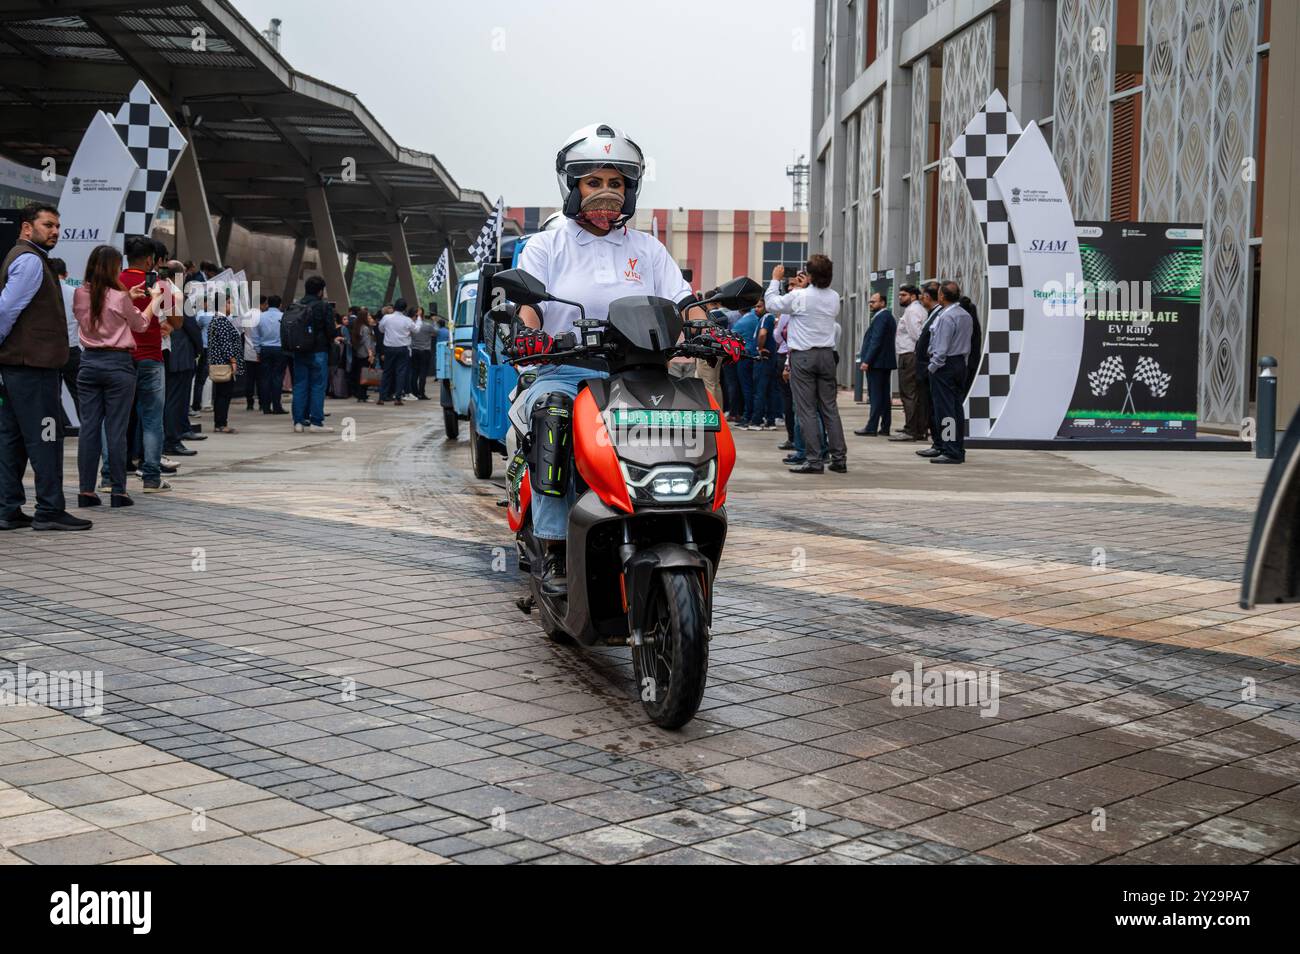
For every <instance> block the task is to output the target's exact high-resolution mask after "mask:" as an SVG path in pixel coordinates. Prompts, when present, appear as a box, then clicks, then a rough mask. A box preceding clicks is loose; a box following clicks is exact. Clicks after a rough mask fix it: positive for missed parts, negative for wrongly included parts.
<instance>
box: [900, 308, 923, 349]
mask: <svg viewBox="0 0 1300 954" xmlns="http://www.w3.org/2000/svg"><path fill="white" fill-rule="evenodd" d="M926 317H927V316H926V313H925V306H924V305H922V304H921V303H920V302H919V301H917V300H916V299H915V298H913V299H912V303H911V304H910V305H908V306H907V307H906V308H904V309H903V314H902V316H901V317H900V318H899V319H898V330H897V331H896V332H894V351H895V353H897V354H912V353H913V352H914V351H916V339H917V338H919V337H920V336H921V329H922V328H923V327H925V319H926Z"/></svg>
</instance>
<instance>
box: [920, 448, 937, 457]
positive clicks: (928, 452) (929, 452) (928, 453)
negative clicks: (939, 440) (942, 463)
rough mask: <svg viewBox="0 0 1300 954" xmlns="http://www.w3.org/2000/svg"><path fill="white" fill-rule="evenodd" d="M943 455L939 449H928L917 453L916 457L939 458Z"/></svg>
mask: <svg viewBox="0 0 1300 954" xmlns="http://www.w3.org/2000/svg"><path fill="white" fill-rule="evenodd" d="M942 453H943V451H941V450H939V448H937V447H927V448H925V449H924V450H919V451H917V452H916V456H917V457H938V456H940V455H941V454H942Z"/></svg>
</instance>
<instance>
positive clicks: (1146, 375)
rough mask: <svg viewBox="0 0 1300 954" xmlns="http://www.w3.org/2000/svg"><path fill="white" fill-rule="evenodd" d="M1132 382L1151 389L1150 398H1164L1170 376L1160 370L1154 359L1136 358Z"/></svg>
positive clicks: (1170, 379)
mask: <svg viewBox="0 0 1300 954" xmlns="http://www.w3.org/2000/svg"><path fill="white" fill-rule="evenodd" d="M1133 380H1134V381H1141V382H1142V383H1143V384H1145V385H1146V386H1147V387H1148V388H1150V389H1151V396H1152V397H1164V396H1165V394H1166V393H1168V391H1169V382H1170V381H1172V380H1173V378H1172V376H1170V375H1168V374H1165V372H1163V371H1161V370H1160V365H1159V364H1158V363H1157V362H1156V359H1155V358H1138V363H1137V368H1136V369H1135V370H1134V371H1133Z"/></svg>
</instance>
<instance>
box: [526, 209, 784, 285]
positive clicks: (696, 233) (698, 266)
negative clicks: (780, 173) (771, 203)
mask: <svg viewBox="0 0 1300 954" xmlns="http://www.w3.org/2000/svg"><path fill="white" fill-rule="evenodd" d="M555 211H557V207H556V206H536V205H529V206H510V207H508V208H507V209H506V217H507V218H509V219H512V220H514V221H515V222H516V223H518V225H519V227H520V228H521V229H523V231H524V234H525V235H527V234H529V233H530V232H536V231H537V230H538V229H539V228H540V227H541V223H543V222H545V221H546V219H547V217H548V216H550V214H551V213H552V212H555ZM630 224H631V226H632V228H634V229H638V230H640V231H642V232H649V233H650V234H652V235H654V236H655V237H656V238H658V239H659V241H661V242H663V243H664V245H665V246H667V248H668V251H669V252H670V253H671V254H672V256H673V258H674V259H676V261H677V264H678V265H680V266H681V267H682V268H683V269H690V272H691V287H692V288H694V289H695V290H696V291H700V290H701V289H704V290H708V289H710V288H715V287H717V286H718V285H720V284H721V283H722V282H725V281H727V280H728V279H730V278H735V277H737V276H739V275H748V276H749V277H750V278H753V279H755V280H756V281H765V280H766V279H768V278H769V277H771V275H772V269H773V268H775V267H776V266H777V265H780V264H784V265H786V266H798V267H802V266H803V264H804V262H806V261H807V259H808V213H807V212H787V211H786V210H784V209H775V210H769V209H637V211H636V214H635V215H634V216H633V218H632V222H631V223H630Z"/></svg>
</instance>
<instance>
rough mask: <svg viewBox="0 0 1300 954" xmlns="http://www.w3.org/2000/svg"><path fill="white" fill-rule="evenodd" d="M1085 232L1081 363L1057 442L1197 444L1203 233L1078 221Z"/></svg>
mask: <svg viewBox="0 0 1300 954" xmlns="http://www.w3.org/2000/svg"><path fill="white" fill-rule="evenodd" d="M1077 233H1078V236H1079V257H1080V259H1081V260H1082V265H1083V281H1082V283H1081V286H1082V287H1081V288H1080V289H1079V292H1080V293H1079V294H1076V296H1075V297H1076V302H1077V307H1081V308H1083V310H1084V340H1083V355H1082V359H1081V360H1080V362H1079V375H1078V379H1077V381H1076V383H1075V388H1074V396H1073V397H1072V399H1071V401H1070V409H1069V411H1068V412H1067V413H1066V416H1065V420H1064V421H1063V422H1062V424H1061V429H1060V432H1059V434H1058V436H1059V437H1062V438H1076V439H1079V438H1082V439H1085V440H1086V439H1090V438H1091V439H1093V440H1097V439H1102V438H1105V439H1111V440H1114V439H1117V438H1118V439H1124V438H1133V439H1144V440H1152V439H1157V440H1158V439H1180V440H1189V439H1193V438H1195V437H1196V395H1197V386H1198V381H1197V372H1198V368H1199V367H1200V361H1199V360H1198V348H1199V345H1200V310H1201V275H1202V248H1201V244H1202V229H1201V227H1200V226H1199V225H1191V224H1177V223H1157V222H1080V223H1078V224H1077Z"/></svg>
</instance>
